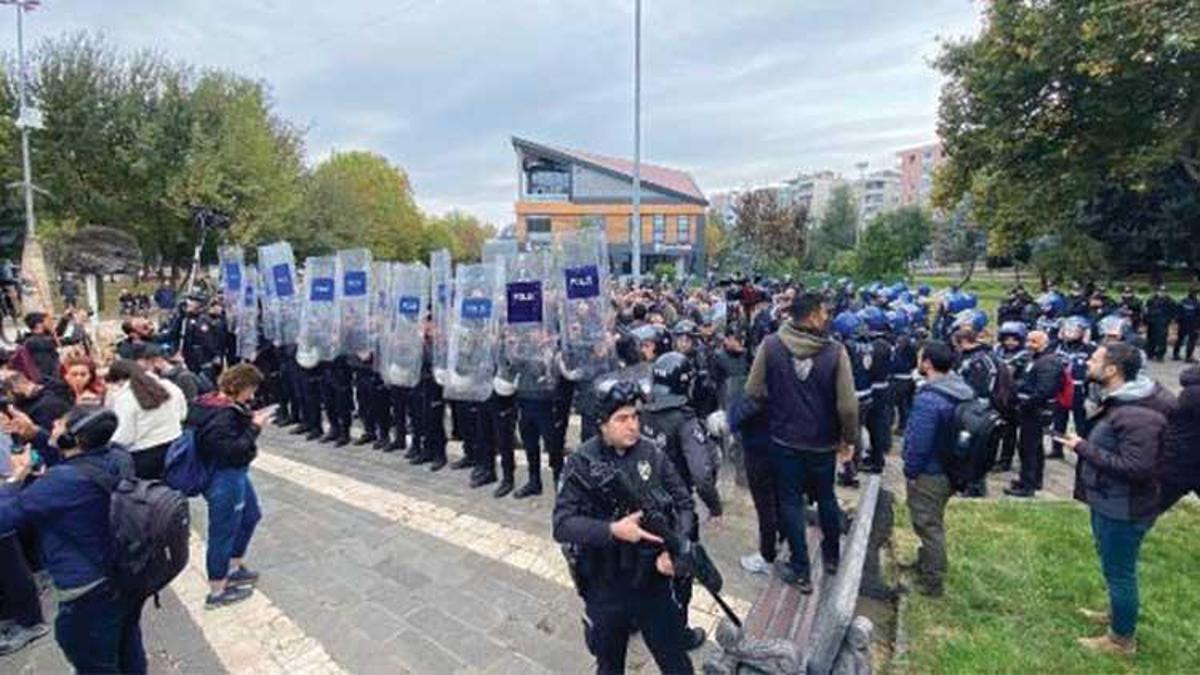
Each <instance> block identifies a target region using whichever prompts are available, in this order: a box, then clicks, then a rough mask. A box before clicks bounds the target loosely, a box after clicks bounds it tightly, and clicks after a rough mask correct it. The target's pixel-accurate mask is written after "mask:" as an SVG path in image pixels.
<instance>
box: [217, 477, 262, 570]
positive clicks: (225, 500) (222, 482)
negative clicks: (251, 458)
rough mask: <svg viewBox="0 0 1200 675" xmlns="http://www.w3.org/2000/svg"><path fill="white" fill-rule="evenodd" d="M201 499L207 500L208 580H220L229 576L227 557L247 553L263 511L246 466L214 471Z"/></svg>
mask: <svg viewBox="0 0 1200 675" xmlns="http://www.w3.org/2000/svg"><path fill="white" fill-rule="evenodd" d="M204 500H205V501H206V502H208V553H207V556H206V560H205V562H206V564H207V566H208V580H209V581H220V580H221V579H224V578H225V577H227V576H229V559H230V558H241V557H243V556H245V555H246V549H247V548H249V546H250V537H251V536H252V535H253V534H254V526H255V525H257V524H258V521H259V520H260V519H261V518H262V512H261V511H259V510H258V495H257V494H255V492H254V484H253V483H251V482H250V473H249V470H248V469H246V468H241V469H217V470H216V471H214V472H213V475H212V482H211V483H209V484H208V489H207V490H205V491H204Z"/></svg>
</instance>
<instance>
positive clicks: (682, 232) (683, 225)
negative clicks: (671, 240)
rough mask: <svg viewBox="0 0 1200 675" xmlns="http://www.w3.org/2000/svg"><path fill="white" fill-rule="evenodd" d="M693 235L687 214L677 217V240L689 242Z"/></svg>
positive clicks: (681, 242)
mask: <svg viewBox="0 0 1200 675" xmlns="http://www.w3.org/2000/svg"><path fill="white" fill-rule="evenodd" d="M691 236H692V229H691V227H690V226H689V224H688V217H687V216H679V217H678V218H676V219H675V241H678V242H679V243H680V244H686V243H688V239H689V238H690V237H691Z"/></svg>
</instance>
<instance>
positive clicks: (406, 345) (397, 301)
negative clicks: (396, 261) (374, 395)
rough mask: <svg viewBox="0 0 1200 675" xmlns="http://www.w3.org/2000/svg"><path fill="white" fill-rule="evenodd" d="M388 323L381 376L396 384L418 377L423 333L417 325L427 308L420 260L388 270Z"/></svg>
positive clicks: (426, 278) (425, 271)
mask: <svg viewBox="0 0 1200 675" xmlns="http://www.w3.org/2000/svg"><path fill="white" fill-rule="evenodd" d="M391 295H392V306H391V310H392V311H391V316H392V321H391V327H390V329H389V330H388V333H387V337H386V338H385V339H384V341H383V343H384V349H383V358H382V360H381V361H382V373H383V379H384V381H385V382H387V383H388V384H390V385H394V386H397V387H413V386H416V385H417V383H418V382H420V380H421V365H422V359H423V358H424V351H425V337H424V335H423V334H422V330H421V327H422V325H423V323H424V318H425V313H426V312H427V311H429V269H428V268H427V267H425V266H424V265H422V264H420V263H415V264H412V265H395V266H394V267H393V270H392V293H391Z"/></svg>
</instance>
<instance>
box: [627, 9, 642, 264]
mask: <svg viewBox="0 0 1200 675" xmlns="http://www.w3.org/2000/svg"><path fill="white" fill-rule="evenodd" d="M629 229H630V233H629V236H630V237H631V238H632V240H633V247H632V250H631V252H630V255H631V257H632V261H631V262H632V264H631V267H630V271H631V272H633V283H635V284H636V283H638V282H640V281H641V279H642V0H634V10H633V223H631V224H630V226H629Z"/></svg>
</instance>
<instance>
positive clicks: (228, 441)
mask: <svg viewBox="0 0 1200 675" xmlns="http://www.w3.org/2000/svg"><path fill="white" fill-rule="evenodd" d="M262 382H263V376H262V373H260V372H259V370H258V369H257V368H255V367H254V366H252V365H250V364H248V363H241V364H238V365H236V366H233V367H232V368H229V369H228V370H226V371H225V372H223V373H221V377H220V378H219V379H218V380H217V388H218V391H216V392H214V393H212V394H205V395H204V396H201V397H200V398H198V399H196V402H195V403H194V404H193V405H192V406H191V409H190V410H189V411H188V417H187V425H188V426H190V427H192V428H194V429H195V432H196V447H197V450H198V451H199V455H200V457H201V459H202V460H203V461H204V462H205V463H206V464H207V465H208V466H209V467H210V468H211V470H212V474H211V477H210V479H209V484H208V488H207V489H205V491H204V501H205V502H207V503H208V551H207V554H206V560H205V563H206V567H207V571H208V581H209V585H210V586H211V589H210V593H209V594H208V597H207V598H205V601H204V606H205V607H206V608H210V609H211V608H217V607H224V606H227V605H231V604H233V603H236V602H240V601H242V600H245V599H246V598H248V597H250V595H251V594H252V593H253V586H254V584H255V583H257V581H258V573H257V572H254V571H252V570H250V568H248V567H246V565H245V561H244V558H245V555H246V550H247V548H249V546H250V538H251V537H252V536H253V535H254V528H255V526H256V525H257V524H258V521H259V519H260V518H261V517H262V513H261V512H260V511H259V507H258V495H257V493H256V492H255V490H254V484H253V483H251V482H250V472H249V468H250V463H251V462H253V461H254V457H255V456H256V455H257V454H258V447H257V443H258V435H259V433H260V432H261V431H262V429H263V426H264V425H265V424H266V423H267V421H268V419H269V417H270V410H269V409H263V410H259V411H258V412H254V413H252V412H251V411H250V407H249V406H250V402H251V401H253V400H254V395H255V393H257V392H258V387H259V386H260V385H261V384H262Z"/></svg>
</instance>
